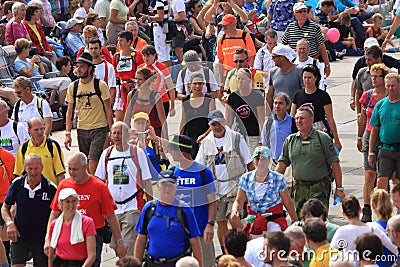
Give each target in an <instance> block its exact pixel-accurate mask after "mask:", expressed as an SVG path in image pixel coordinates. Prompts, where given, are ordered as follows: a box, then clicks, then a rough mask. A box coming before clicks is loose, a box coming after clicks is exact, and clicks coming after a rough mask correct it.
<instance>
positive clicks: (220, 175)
mask: <svg viewBox="0 0 400 267" xmlns="http://www.w3.org/2000/svg"><path fill="white" fill-rule="evenodd" d="M224 140H225V137H222V138H216V137H214V141H215V144H216V146H217V149H218V152H219V153H218V155H217V156H216V158H215V160H216V162H215V177H216V178H217V180H218V181H219V184H218V195H220V196H222V195H226V194H228V192H229V190H230V189H231V188H229V183H228V182H221V181H226V180H229V178H230V177H229V175H228V171H227V169H226V161H225V155H224V152H223V145H224ZM239 151H240V158H241V159H246V160H245V161H246V162H245V164H246V165H247V164H249V163H250V162H251V161H252V160H253V159H252V157H251V154H250V150H249V147H248V146H247V144H246V141H245V140H244V138H240V142H239ZM196 161H197V162H199V163H201V164H203V165H204V164H205V163H206V158H205V155H204V151H203V149H199V152H198V153H197V156H196Z"/></svg>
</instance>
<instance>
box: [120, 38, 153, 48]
mask: <svg viewBox="0 0 400 267" xmlns="http://www.w3.org/2000/svg"><path fill="white" fill-rule="evenodd" d="M135 41H136V40H133V41H132V43H131V47H132V48H133V49H135V50H137V51H140V52H142V49H143V47H144V46H145V45H147V42H146V41H145V40H144V39H143V38H140V37H139V36H138V37H137V42H136V45H135ZM117 52H119V44H118V43H117Z"/></svg>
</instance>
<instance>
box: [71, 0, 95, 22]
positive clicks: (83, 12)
mask: <svg viewBox="0 0 400 267" xmlns="http://www.w3.org/2000/svg"><path fill="white" fill-rule="evenodd" d="M90 12H94V10H93V8H92V0H79V8H78V9H77V10H76V11H75V14H74V18H76V19H81V20H84V19H85V18H86V16H87V14H88V13H90Z"/></svg>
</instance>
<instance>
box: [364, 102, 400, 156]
mask: <svg viewBox="0 0 400 267" xmlns="http://www.w3.org/2000/svg"><path fill="white" fill-rule="evenodd" d="M399 110H400V101H397V102H396V103H390V102H389V98H388V97H385V98H384V99H382V100H381V101H379V102H378V103H376V105H375V108H374V111H373V112H372V116H371V120H370V122H369V124H371V125H372V126H376V127H380V128H379V138H380V140H381V141H382V145H381V146H380V148H383V149H385V150H389V151H396V149H395V148H394V147H393V146H391V145H390V144H392V143H399V142H400V135H399V131H400V112H399Z"/></svg>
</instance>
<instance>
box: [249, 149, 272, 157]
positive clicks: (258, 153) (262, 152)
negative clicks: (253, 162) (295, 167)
mask: <svg viewBox="0 0 400 267" xmlns="http://www.w3.org/2000/svg"><path fill="white" fill-rule="evenodd" d="M256 157H264V158H270V157H271V150H269V148H268V147H266V146H257V147H256V148H255V149H254V152H253V158H256Z"/></svg>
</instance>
